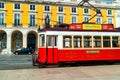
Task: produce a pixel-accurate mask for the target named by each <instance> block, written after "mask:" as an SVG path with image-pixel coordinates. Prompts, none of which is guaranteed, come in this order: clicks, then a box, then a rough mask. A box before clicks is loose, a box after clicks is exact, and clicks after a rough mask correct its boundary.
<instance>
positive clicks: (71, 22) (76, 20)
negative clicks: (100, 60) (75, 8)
mask: <svg viewBox="0 0 120 80" xmlns="http://www.w3.org/2000/svg"><path fill="white" fill-rule="evenodd" d="M73 17H76V22H75V23H77V16H76V15H72V16H71V23H74V22H73V20H72V18H73Z"/></svg>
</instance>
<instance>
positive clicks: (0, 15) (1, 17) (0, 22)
mask: <svg viewBox="0 0 120 80" xmlns="http://www.w3.org/2000/svg"><path fill="white" fill-rule="evenodd" d="M0 25H4V13H0Z"/></svg>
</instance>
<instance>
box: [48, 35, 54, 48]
mask: <svg viewBox="0 0 120 80" xmlns="http://www.w3.org/2000/svg"><path fill="white" fill-rule="evenodd" d="M52 42H53V41H52V36H47V43H48V44H47V46H52V44H53V43H52Z"/></svg>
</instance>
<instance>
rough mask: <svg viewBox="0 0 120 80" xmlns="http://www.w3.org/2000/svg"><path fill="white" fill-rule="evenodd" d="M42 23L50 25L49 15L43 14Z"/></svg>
mask: <svg viewBox="0 0 120 80" xmlns="http://www.w3.org/2000/svg"><path fill="white" fill-rule="evenodd" d="M44 24H48V25H50V15H48V14H47V15H46V14H45V15H44Z"/></svg>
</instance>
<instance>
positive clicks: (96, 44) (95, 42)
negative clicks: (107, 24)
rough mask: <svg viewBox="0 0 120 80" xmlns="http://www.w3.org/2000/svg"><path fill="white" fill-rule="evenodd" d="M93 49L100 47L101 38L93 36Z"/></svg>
mask: <svg viewBox="0 0 120 80" xmlns="http://www.w3.org/2000/svg"><path fill="white" fill-rule="evenodd" d="M93 40H94V47H95V48H97V47H101V37H100V36H94V38H93Z"/></svg>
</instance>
